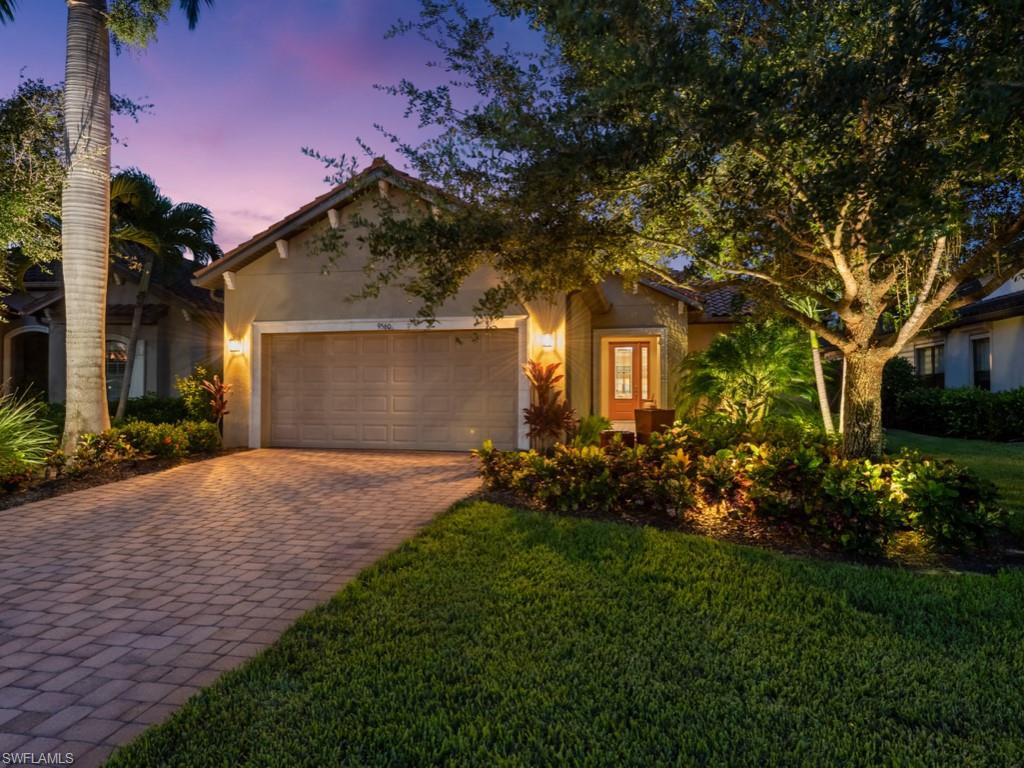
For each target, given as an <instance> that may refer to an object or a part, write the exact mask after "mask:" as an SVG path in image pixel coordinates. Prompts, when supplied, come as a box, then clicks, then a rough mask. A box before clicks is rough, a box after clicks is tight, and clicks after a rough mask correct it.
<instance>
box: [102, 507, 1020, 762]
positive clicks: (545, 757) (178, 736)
mask: <svg viewBox="0 0 1024 768" xmlns="http://www.w3.org/2000/svg"><path fill="white" fill-rule="evenodd" d="M1022 616H1024V573H1020V572H1017V573H1003V574H1000V575H998V576H982V575H975V574H968V575H949V574H936V575H932V574H923V573H916V572H910V571H901V570H897V569H892V568H869V567H864V566H859V565H847V564H841V563H829V562H821V561H815V560H808V559H799V558H793V557H786V556H783V555H778V554H775V553H772V552H767V551H760V550H754V549H748V548H743V547H737V546H734V545H730V544H725V543H721V542H716V541H713V540H710V539H702V538H695V537H691V536H686V535H683V534H677V533H666V532H660V531H656V530H652V529H644V528H636V527H628V526H626V525H622V524H616V523H603V522H595V521H590V520H578V519H570V518H560V517H555V516H547V515H543V514H539V513H528V512H521V511H515V510H511V509H507V508H505V507H501V506H497V505H494V504H487V503H470V504H465V505H462V506H458V507H456V508H455V509H454V510H453V511H452V512H450V513H449V514H447V515H446V516H444V517H442V518H441V519H440V520H438V521H437V522H435V523H434V524H433V525H432V526H431V527H430V528H428V529H427V531H426V532H424V533H423V534H421V535H420V536H418V537H417V538H415V539H414V540H413V541H412V542H411V543H409V544H407V545H405V546H404V547H403V548H402V549H401V550H399V551H398V552H397V553H395V554H393V555H391V556H390V557H388V558H386V559H385V560H384V561H382V562H381V563H379V564H378V565H377V566H374V567H373V568H371V569H369V570H368V571H366V572H364V573H363V574H362V575H361V577H360V578H359V579H358V580H357V581H356V582H354V583H352V584H351V585H350V586H349V587H347V588H346V589H345V590H344V591H342V592H341V593H340V594H339V595H338V596H337V597H335V598H334V600H332V601H331V602H330V603H328V604H327V605H326V606H322V607H320V608H318V609H317V610H315V611H313V612H312V613H310V614H307V615H306V616H305V617H304V618H302V619H301V620H300V621H299V622H298V623H297V624H296V625H295V626H294V627H293V628H292V629H291V630H289V631H288V633H287V634H286V635H285V636H284V638H283V639H282V640H281V641H280V642H279V643H278V644H277V645H275V646H274V647H272V648H271V649H269V650H268V651H267V652H265V653H263V654H262V655H261V656H259V657H258V658H257V659H255V660H254V661H252V662H251V663H249V664H248V665H246V666H245V667H243V668H242V669H240V670H236V671H235V672H232V673H229V674H227V675H226V676H225V677H224V678H222V679H221V680H220V681H219V682H218V683H217V684H215V685H214V686H213V687H212V688H210V689H208V690H206V691H204V692H202V693H201V694H200V695H199V696H197V697H196V698H194V699H193V700H192V701H191V702H189V704H188V705H186V707H185V708H184V709H183V710H182V711H181V712H179V713H178V714H177V715H175V716H174V717H173V718H172V719H171V720H170V721H169V722H168V723H166V724H164V725H162V726H160V727H157V728H156V729H153V730H151V731H149V732H147V733H146V734H144V735H143V736H142V737H141V738H140V739H139V740H138V741H136V742H135V743H134V744H132V745H130V746H129V747H128V748H127V749H125V750H122V751H120V752H118V753H117V754H116V755H115V756H114V759H113V762H112V764H113V765H117V766H142V765H157V764H160V765H164V764H173V765H182V766H205V765H223V766H228V765H230V766H235V765H261V766H276V765H307V766H318V767H319V766H333V765H426V764H434V765H437V764H445V765H481V766H491V765H637V766H648V765H652V764H684V765H687V764H704V765H707V764H710V765H721V764H734V765H735V764H740V765H759V766H760V765H773V764H786V765H800V764H803V765H813V766H818V765H879V764H901V765H927V764H931V765H936V764H945V765H983V764H984V765H1013V764H1016V765H1019V764H1021V763H1024V696H1022V695H1021V680H1024V621H1021V617H1022Z"/></svg>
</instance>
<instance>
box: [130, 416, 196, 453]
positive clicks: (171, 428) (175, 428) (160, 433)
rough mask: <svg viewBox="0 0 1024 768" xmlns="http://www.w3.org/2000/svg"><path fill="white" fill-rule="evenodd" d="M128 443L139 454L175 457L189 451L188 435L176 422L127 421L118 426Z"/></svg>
mask: <svg viewBox="0 0 1024 768" xmlns="http://www.w3.org/2000/svg"><path fill="white" fill-rule="evenodd" d="M120 432H121V435H122V436H123V437H124V439H125V440H127V441H128V444H129V445H131V446H132V447H133V448H134V449H135V450H136V451H138V452H139V453H141V454H147V455H150V456H156V457H158V458H162V459H177V458H180V457H182V456H185V455H186V454H187V453H188V452H189V443H188V435H187V433H186V432H185V430H184V429H183V428H182V427H181V425H178V424H150V423H149V422H146V421H129V422H127V423H125V424H124V425H123V426H121V427H120Z"/></svg>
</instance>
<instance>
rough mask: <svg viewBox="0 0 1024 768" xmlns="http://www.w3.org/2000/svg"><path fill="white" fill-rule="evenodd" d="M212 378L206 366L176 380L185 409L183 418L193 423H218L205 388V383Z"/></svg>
mask: <svg viewBox="0 0 1024 768" xmlns="http://www.w3.org/2000/svg"><path fill="white" fill-rule="evenodd" d="M212 376H213V374H212V373H211V371H210V370H209V369H208V368H206V366H203V365H197V366H196V367H195V368H194V369H193V370H192V373H191V374H189V375H188V376H184V377H179V378H178V379H176V380H175V385H176V386H177V388H178V392H180V393H181V401H182V406H183V407H184V409H185V416H184V417H183V418H186V419H189V420H191V421H209V422H214V421H216V419H215V418H214V415H213V408H212V406H211V404H210V393H209V392H208V391H207V390H206V388H205V387H203V382H204V381H208V380H210V379H211V378H212Z"/></svg>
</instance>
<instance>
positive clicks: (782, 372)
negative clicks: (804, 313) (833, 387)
mask: <svg viewBox="0 0 1024 768" xmlns="http://www.w3.org/2000/svg"><path fill="white" fill-rule="evenodd" d="M815 397H816V393H815V389H814V369H813V363H812V358H811V347H810V345H809V344H808V343H807V333H806V331H803V330H801V329H800V328H799V327H798V326H797V325H796V324H794V323H791V322H788V321H785V320H777V319H774V318H767V319H761V320H758V321H748V322H745V323H741V324H740V325H739V326H737V327H736V328H734V329H733V330H731V331H730V332H729V333H727V334H723V335H721V336H717V337H716V338H715V339H714V341H712V342H711V345H710V346H709V347H708V348H707V349H706V350H704V351H703V352H697V353H695V354H690V355H687V356H686V357H684V358H683V361H682V363H681V364H680V366H679V382H678V384H677V386H676V409H677V411H678V412H679V414H680V415H681V416H684V415H693V414H696V413H698V412H700V411H712V412H717V413H720V414H724V415H726V416H728V417H729V418H730V419H733V420H736V421H741V422H745V423H753V422H757V421H761V420H762V419H764V418H765V417H767V416H768V415H769V414H772V413H774V414H776V415H779V414H795V413H800V412H809V411H810V409H811V407H812V405H813V404H814V401H815Z"/></svg>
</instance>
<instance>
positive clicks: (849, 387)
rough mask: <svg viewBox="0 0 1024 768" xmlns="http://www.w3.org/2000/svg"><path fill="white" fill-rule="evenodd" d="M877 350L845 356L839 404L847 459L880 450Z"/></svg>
mask: <svg viewBox="0 0 1024 768" xmlns="http://www.w3.org/2000/svg"><path fill="white" fill-rule="evenodd" d="M885 361H886V358H885V357H884V356H883V355H880V354H879V353H878V352H855V353H852V354H850V355H847V358H846V382H845V384H844V392H843V394H844V397H845V402H844V404H843V408H844V412H843V425H844V428H845V431H844V433H843V453H844V454H845V455H846V456H847V457H850V458H855V457H861V456H878V455H880V454H881V453H882V448H883V436H882V369H883V368H884V367H885Z"/></svg>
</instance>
